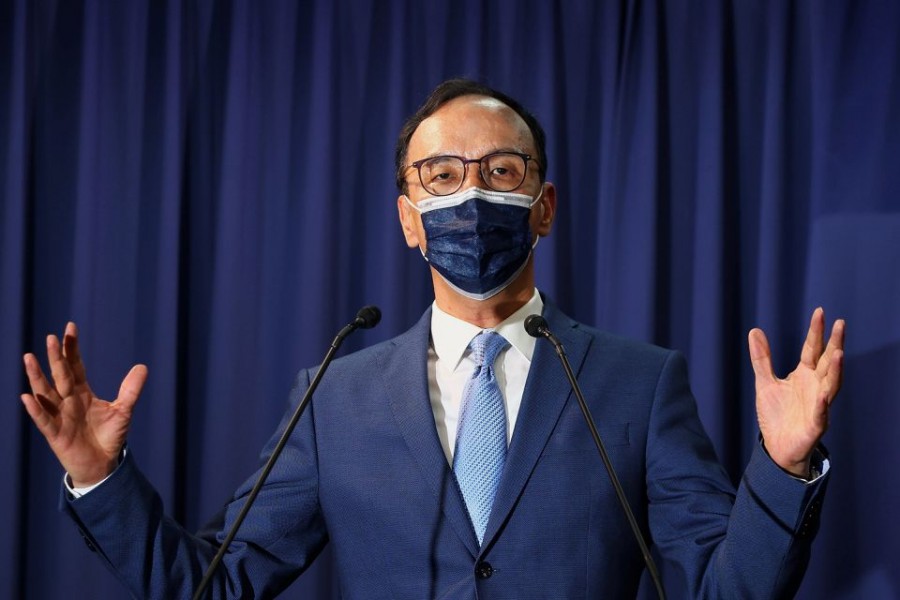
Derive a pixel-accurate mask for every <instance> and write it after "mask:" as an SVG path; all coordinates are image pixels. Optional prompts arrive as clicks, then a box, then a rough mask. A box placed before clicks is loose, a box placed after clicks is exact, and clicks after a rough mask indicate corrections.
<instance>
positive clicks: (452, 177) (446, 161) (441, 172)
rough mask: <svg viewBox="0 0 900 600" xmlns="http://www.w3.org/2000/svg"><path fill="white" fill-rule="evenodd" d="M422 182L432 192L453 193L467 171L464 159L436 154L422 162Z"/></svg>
mask: <svg viewBox="0 0 900 600" xmlns="http://www.w3.org/2000/svg"><path fill="white" fill-rule="evenodd" d="M419 171H420V173H421V174H422V183H423V184H424V185H425V187H426V189H428V190H429V191H431V192H432V193H437V194H438V195H440V194H446V193H452V192H453V191H455V190H456V188H458V187H459V183H460V180H461V179H462V177H463V173H464V172H465V166H464V165H463V163H462V161H461V160H459V159H458V158H455V157H452V156H436V157H434V158H432V159H430V160H427V161H425V162H424V163H422V166H421V168H420V170H419Z"/></svg>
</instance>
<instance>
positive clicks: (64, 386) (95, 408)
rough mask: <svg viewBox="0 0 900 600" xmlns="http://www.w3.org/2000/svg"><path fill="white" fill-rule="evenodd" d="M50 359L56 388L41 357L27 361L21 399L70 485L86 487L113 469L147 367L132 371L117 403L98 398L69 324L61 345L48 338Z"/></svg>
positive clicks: (76, 336)
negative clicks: (27, 389) (28, 391)
mask: <svg viewBox="0 0 900 600" xmlns="http://www.w3.org/2000/svg"><path fill="white" fill-rule="evenodd" d="M47 359H48V360H49V363H50V373H51V376H52V377H53V383H52V384H51V383H50V381H49V380H48V379H47V377H46V376H45V375H44V372H43V371H42V370H41V366H40V363H39V362H38V360H37V357H35V356H34V355H33V354H26V355H25V356H24V359H23V360H24V362H25V373H26V374H27V375H28V381H29V384H30V385H31V394H22V403H23V404H24V405H25V410H27V411H28V415H29V416H30V417H31V419H32V420H33V421H34V424H35V425H36V426H37V428H38V430H39V431H40V432H41V433H42V434H43V435H44V437H45V438H47V442H48V443H49V444H50V448H51V450H53V453H54V454H56V457H57V458H58V459H59V462H60V463H62V466H63V468H64V469H65V470H66V471H67V472H68V474H69V477H71V479H72V484H73V485H74V486H75V487H87V486H89V485H92V484H94V483H97V482H98V481H102V480H103V479H104V478H105V477H106V476H107V475H109V474H110V473H112V471H113V470H114V469H115V467H116V463H117V460H118V457H119V453H120V452H121V450H122V446H123V445H124V444H125V436H126V435H127V433H128V427H129V425H130V424H131V414H132V411H133V410H134V405H135V402H137V399H138V396H139V395H140V393H141V389H142V388H143V387H144V382H145V381H146V380H147V367H145V366H144V365H135V366H134V367H132V369H131V371H129V372H128V375H126V376H125V379H124V380H123V381H122V385H121V387H120V388H119V397H118V398H116V399H115V400H114V401H112V402H108V401H106V400H101V399H100V398H98V397H96V396H95V395H94V393H93V392H92V391H91V388H90V386H89V385H88V382H87V375H86V372H85V368H84V363H82V361H81V355H80V354H79V351H78V329H77V327H76V326H75V324H74V323H69V324H67V325H66V332H65V335H64V336H63V343H62V344H60V342H59V339H58V338H57V337H56V336H55V335H50V336H47Z"/></svg>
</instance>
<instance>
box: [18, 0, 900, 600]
mask: <svg viewBox="0 0 900 600" xmlns="http://www.w3.org/2000/svg"><path fill="white" fill-rule="evenodd" d="M898 40H900V5H898V4H897V3H896V2H891V1H888V0H885V1H884V2H879V1H877V0H860V1H854V0H844V1H840V0H835V1H831V2H820V1H818V0H808V1H805V2H803V1H797V2H784V1H782V0H769V1H761V2H740V1H737V0H731V1H720V0H709V1H703V2H696V1H694V0H668V1H662V0H658V1H656V2H654V1H642V0H621V1H611V0H610V1H600V2H597V1H595V0H582V1H574V2H569V1H563V0H557V1H555V2H550V1H547V0H518V1H517V0H489V1H484V0H457V1H456V2H452V3H449V2H447V3H444V2H421V1H418V0H391V1H388V0H383V1H378V0H368V1H367V0H310V1H308V2H279V1H274V0H273V1H264V2H251V1H249V0H247V1H238V0H235V1H230V2H229V1H225V0H222V1H219V2H214V1H212V0H193V1H188V0H185V1H184V2H179V1H176V0H169V1H161V0H160V1H157V0H133V1H129V2H113V1H109V2H101V1H97V2H92V1H88V0H80V1H71V0H7V2H5V3H3V5H2V6H0V194H2V210H0V236H2V237H0V283H2V286H0V332H2V344H0V397H2V398H3V399H4V401H3V402H0V428H2V433H0V445H2V446H0V478H2V481H3V482H4V484H5V485H4V487H5V488H6V490H7V491H6V493H4V494H2V495H0V519H2V522H0V529H2V530H3V531H4V532H5V535H3V536H0V596H3V597H9V598H16V597H22V598H25V597H27V598H35V599H41V598H47V599H50V598H62V597H92V598H118V597H121V596H122V595H123V590H122V589H121V588H120V587H119V585H118V583H117V582H116V581H115V579H114V577H113V576H112V575H110V574H109V573H107V572H106V571H105V570H104V568H103V566H102V565H101V563H100V561H99V560H98V559H97V557H95V556H93V555H92V553H91V552H89V551H88V550H87V549H86V548H85V546H84V543H83V542H82V540H81V538H80V537H79V535H78V534H77V532H76V530H75V528H74V527H73V526H72V524H71V523H69V522H67V520H66V519H65V518H64V517H62V516H61V515H60V514H58V513H57V512H56V503H57V498H58V493H59V486H60V480H61V476H62V473H61V471H60V468H59V465H58V463H56V461H55V459H54V458H53V456H52V454H51V453H50V452H49V450H48V449H47V447H46V444H45V442H44V440H43V439H42V438H41V437H40V436H39V434H37V432H36V430H35V429H34V428H33V426H32V425H31V423H30V422H29V421H28V418H27V415H26V414H25V412H24V410H23V409H22V407H21V406H20V404H19V402H18V401H17V400H16V398H17V397H18V395H19V393H20V392H22V391H23V390H24V389H25V380H24V377H23V374H22V369H21V354H22V353H23V352H25V351H37V352H38V354H39V355H43V354H44V351H43V344H44V341H43V340H44V335H45V334H46V333H48V332H57V333H58V332H61V330H62V328H63V326H64V324H65V322H66V321H67V320H69V319H72V320H75V321H76V322H77V323H78V324H79V326H80V327H81V331H82V349H83V354H84V355H85V357H86V361H87V365H88V369H89V376H90V378H91V381H92V383H93V387H94V389H95V390H97V391H98V392H99V393H100V394H101V395H104V396H106V397H111V396H114V395H115V393H116V390H117V389H118V383H119V381H120V379H121V377H122V376H123V375H124V374H125V372H126V371H127V369H128V368H129V367H130V366H131V365H132V364H133V363H135V362H144V363H146V364H147V365H149V368H150V383H149V385H148V387H147V388H146V390H145V393H144V395H143V397H142V398H141V400H140V402H139V404H138V407H137V409H136V413H135V416H134V424H133V428H132V432H131V435H130V447H131V449H132V451H133V452H134V456H135V457H136V459H137V460H138V462H139V464H140V465H141V467H142V468H143V470H144V471H145V472H146V473H147V474H148V476H149V477H150V478H151V480H152V481H153V482H155V484H156V485H157V487H158V489H159V491H160V493H161V495H162V497H163V499H164V501H165V503H166V506H167V508H168V511H169V512H170V513H171V514H172V515H173V516H175V517H176V518H177V519H179V520H180V521H181V522H182V523H184V524H185V525H186V526H187V527H189V528H197V527H199V526H200V525H201V524H202V522H203V521H204V519H205V518H207V517H208V516H210V515H211V514H212V513H214V512H215V511H216V510H217V509H218V508H219V507H220V506H221V504H222V503H223V502H224V501H225V499H226V498H227V496H228V495H229V494H230V492H231V491H232V490H233V488H234V487H235V486H236V485H237V484H238V483H239V482H240V481H241V480H242V479H243V478H244V477H246V475H247V474H248V473H250V472H251V471H252V470H253V468H254V467H255V465H256V461H257V453H258V451H259V449H260V448H261V446H262V444H263V441H264V440H265V439H266V438H267V437H268V436H269V434H270V433H271V432H272V430H273V429H274V427H275V425H276V423H277V421H278V419H279V417H280V416H281V414H282V412H283V410H284V408H285V406H286V399H287V391H288V388H289V385H290V381H291V379H292V377H293V374H294V373H295V372H296V371H297V370H298V369H299V368H301V367H303V366H309V365H313V364H316V363H318V362H319V361H320V360H321V358H322V356H323V355H324V352H325V349H326V348H327V345H328V343H329V342H330V341H331V339H332V337H333V335H334V333H335V332H336V331H337V329H338V328H340V327H341V326H342V325H344V324H345V323H346V322H347V321H349V320H350V319H351V318H352V316H353V315H354V314H355V312H356V310H357V308H358V307H359V306H362V305H363V304H368V303H372V304H377V305H379V306H380V307H381V308H382V310H383V312H384V319H383V322H382V324H381V325H379V327H378V328H376V329H374V330H371V331H365V332H361V333H359V334H355V337H353V338H351V339H350V340H348V342H347V343H346V344H345V348H346V349H347V350H353V349H355V348H359V347H362V346H364V345H368V344H371V343H374V342H376V341H379V340H382V339H385V338H387V337H390V336H393V335H395V334H397V333H399V332H400V331H402V330H404V329H405V328H406V327H408V326H409V325H411V324H412V323H413V322H414V320H415V319H416V318H417V317H418V316H419V315H420V314H421V312H422V310H423V309H424V308H425V307H426V306H427V304H428V303H429V302H430V298H431V291H430V278H429V276H428V272H427V268H426V266H425V264H424V262H423V261H422V259H421V257H420V256H419V254H418V252H415V251H411V250H409V249H407V248H406V246H405V245H404V243H403V240H402V236H401V233H400V229H399V226H398V223H397V217H396V207H395V199H396V194H397V192H396V190H395V188H394V184H393V163H392V161H393V146H394V142H395V139H396V134H397V132H398V130H399V127H400V125H401V123H402V121H403V119H404V117H405V116H407V115H408V114H409V113H411V112H412V111H413V110H414V109H415V108H416V107H417V106H418V104H419V103H420V102H421V101H422V100H423V98H424V96H425V95H426V94H427V92H428V91H429V90H430V88H432V87H433V86H434V85H435V84H437V83H438V82H439V81H441V80H443V79H445V78H447V77H450V76H468V77H473V78H477V79H482V80H484V81H487V82H488V83H490V84H492V85H494V86H495V87H498V88H500V89H503V90H504V91H507V92H508V93H510V94H511V95H513V96H515V97H518V98H520V99H522V100H523V101H524V102H525V104H526V105H528V106H530V107H531V108H532V109H533V110H534V111H535V112H536V114H537V115H538V116H539V118H540V119H541V120H542V122H543V123H544V125H545V127H546V129H547V131H548V135H549V148H548V151H549V156H550V165H549V178H550V179H551V180H552V181H554V182H555V183H556V184H557V185H558V189H559V192H560V194H559V196H560V204H559V212H558V221H557V224H556V228H555V231H554V234H553V235H552V236H551V237H550V238H549V239H547V240H544V241H542V242H541V244H540V245H539V246H538V248H537V278H538V284H539V287H540V288H541V289H542V290H544V291H545V292H547V293H548V294H550V296H551V297H553V298H554V299H555V301H556V302H557V303H558V304H559V305H561V307H562V308H563V309H564V310H566V311H567V312H569V313H570V314H571V315H573V316H574V317H576V318H578V319H580V320H583V321H586V322H589V323H593V324H596V325H597V326H599V327H602V328H605V329H608V330H612V331H616V332H619V333H624V334H627V335H629V336H632V337H635V338H639V339H644V340H648V341H652V342H655V343H658V344H663V345H666V346H670V347H675V348H679V349H681V350H683V351H684V352H685V353H686V354H687V356H688V358H689V361H690V363H691V365H692V383H693V388H694V391H695V394H696V396H697V401H698V403H699V406H700V410H701V415H702V418H703V420H704V423H705V425H706V427H707V429H708V431H709V433H710V435H711V437H712V438H713V440H714V442H715V444H716V447H717V449H718V452H719V455H720V457H721V459H722V461H723V463H724V464H725V465H726V467H727V468H728V469H729V471H730V473H731V474H732V475H733V476H734V477H735V478H738V477H740V473H741V471H742V468H743V465H744V463H745V461H746V460H747V458H748V456H749V452H750V449H751V447H752V445H753V443H754V441H755V438H756V435H757V427H756V422H755V409H754V405H753V378H752V371H751V369H750V366H749V358H748V356H747V351H746V337H745V336H746V332H747V331H748V330H749V329H750V328H751V327H753V326H762V327H763V328H764V329H765V330H766V331H767V333H768V334H769V336H770V339H771V341H772V347H773V353H774V358H775V363H776V367H777V369H778V370H779V372H781V373H786V372H788V371H789V370H790V369H791V368H792V367H793V365H794V364H795V363H796V360H797V359H798V358H799V351H800V347H801V344H802V340H803V337H804V334H805V328H806V324H807V322H808V318H809V315H810V313H811V312H812V309H813V308H814V307H815V306H818V305H820V304H821V305H823V306H824V307H825V309H826V314H827V316H828V317H830V318H834V317H837V316H843V317H845V318H847V320H848V332H849V333H848V339H847V348H846V350H847V353H846V376H845V382H844V390H843V391H842V393H841V395H840V396H839V399H838V402H837V403H836V405H835V406H834V409H833V411H832V417H833V418H832V426H831V430H830V432H829V433H828V435H827V436H826V444H827V445H828V446H829V448H830V450H831V452H832V454H833V469H834V471H833V474H832V481H831V484H830V490H829V493H828V498H827V501H826V506H825V510H824V513H823V525H822V530H821V533H820V535H819V538H818V540H817V541H816V544H815V547H814V556H813V560H812V564H811V566H810V570H809V574H808V576H807V578H806V581H805V583H804V585H803V587H802V590H801V593H800V596H801V597H802V598H859V599H863V598H865V599H869V598H898V597H900V536H898V533H900V532H898V530H897V528H896V526H893V525H892V523H894V521H895V519H894V518H893V515H894V514H895V512H896V506H897V505H898V504H900V483H898V480H897V476H896V474H897V469H896V465H897V463H898V459H900V454H898V451H897V447H898V445H897V443H896V441H895V440H894V438H893V435H892V432H893V429H894V428H895V427H896V426H897V424H900V311H898V310H897V308H896V307H897V305H898V304H900V242H898V240H900V169H898V168H897V164H898V158H897V157H898V155H900V46H898V44H900V41H898ZM891 164H894V165H895V166H894V167H891V166H890V165H891ZM829 320H830V319H829ZM338 594H339V592H338V590H337V587H336V583H335V581H334V577H333V574H332V572H331V563H330V561H329V558H328V556H327V553H326V555H325V556H323V558H322V559H321V560H319V561H318V562H317V563H316V565H315V566H314V568H313V569H312V570H311V571H310V572H309V573H308V574H307V575H305V576H304V577H302V578H301V579H300V580H299V581H298V583H297V584H295V585H294V586H293V587H292V588H291V590H290V591H289V592H288V593H287V594H286V597H296V598H300V597H304V598H311V597H312V598H330V597H338ZM673 597H678V596H677V591H674V592H673Z"/></svg>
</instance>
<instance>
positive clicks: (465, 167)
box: [406, 150, 540, 198]
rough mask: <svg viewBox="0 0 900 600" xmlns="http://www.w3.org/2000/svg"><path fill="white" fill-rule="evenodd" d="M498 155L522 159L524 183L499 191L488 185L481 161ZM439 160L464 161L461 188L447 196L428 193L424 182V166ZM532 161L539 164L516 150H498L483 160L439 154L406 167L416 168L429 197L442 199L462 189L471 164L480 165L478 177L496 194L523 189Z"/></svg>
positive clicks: (531, 157) (483, 157)
mask: <svg viewBox="0 0 900 600" xmlns="http://www.w3.org/2000/svg"><path fill="white" fill-rule="evenodd" d="M498 154H513V155H515V156H518V157H519V158H521V159H522V162H524V163H525V169H524V171H523V172H522V181H520V182H519V183H518V184H516V186H515V187H512V188H510V189H508V190H498V189H496V188H494V187H493V186H492V185H491V184H490V183H488V181H487V179H486V178H485V176H484V173H483V172H482V171H481V161H483V160H484V159H486V158H489V157H491V156H496V155H498ZM438 158H455V159H458V160H460V161H462V164H463V176H462V177H461V178H460V180H459V186H458V187H457V188H456V189H455V190H453V191H452V192H447V193H446V194H432V193H431V192H430V191H428V186H426V185H425V181H423V180H422V168H421V167H422V165H423V164H425V163H427V162H428V161H430V160H435V159H438ZM532 160H533V161H534V162H536V163H537V162H538V161H537V159H536V158H534V157H533V156H531V155H530V154H527V153H525V152H516V151H514V150H496V151H494V152H489V153H487V154H485V155H484V156H482V157H481V158H466V157H465V156H457V155H456V154H438V155H436V156H429V157H427V158H420V159H419V160H416V161H413V162H411V163H409V164H408V165H407V166H406V168H407V169H411V168H413V167H415V169H416V173H418V175H419V184H420V185H421V186H422V189H423V190H425V192H426V193H428V195H430V196H435V197H437V198H440V197H443V196H451V195H453V194H455V193H456V192H458V191H459V190H460V189H462V186H463V184H464V183H465V181H466V178H467V177H468V176H469V165H470V164H471V163H478V175H479V176H480V177H481V181H483V182H484V184H485V185H486V186H488V187H489V188H490V189H492V190H494V191H495V192H511V191H512V190H515V189H517V188H519V187H521V185H522V184H523V183H525V180H526V179H527V178H528V162H529V161H532ZM538 165H540V163H538ZM539 168H540V167H539Z"/></svg>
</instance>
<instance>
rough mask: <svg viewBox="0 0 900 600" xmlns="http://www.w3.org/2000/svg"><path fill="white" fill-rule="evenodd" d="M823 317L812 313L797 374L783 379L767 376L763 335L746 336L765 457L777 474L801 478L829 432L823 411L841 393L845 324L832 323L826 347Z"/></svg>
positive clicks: (768, 358)
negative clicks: (780, 470) (781, 471)
mask: <svg viewBox="0 0 900 600" xmlns="http://www.w3.org/2000/svg"><path fill="white" fill-rule="evenodd" d="M823 332H824V314H823V312H822V311H821V310H820V309H817V310H816V311H815V312H814V313H813V317H812V319H811V321H810V327H809V332H808V334H807V337H806V343H805V344H804V347H803V352H802V353H801V357H800V363H799V364H798V365H797V368H796V369H794V371H793V372H792V373H791V374H790V375H788V376H787V377H786V378H784V379H779V378H777V377H775V375H774V373H773V371H772V363H771V353H770V350H769V343H768V340H766V336H765V334H764V333H763V332H762V331H761V330H759V329H754V330H753V331H751V332H750V336H749V344H750V357H751V360H752V361H753V369H754V372H755V374H756V412H757V417H758V419H759V428H760V432H761V433H762V437H763V441H764V442H765V445H766V450H767V451H768V452H769V455H770V456H771V457H772V459H773V460H775V462H776V463H778V464H779V466H781V467H782V468H784V469H785V470H787V471H790V472H792V473H795V474H798V475H805V474H806V473H807V472H808V469H809V459H810V456H811V454H812V451H813V449H814V448H815V446H816V444H817V443H818V442H819V440H820V439H821V438H822V436H823V435H824V434H825V430H826V429H827V428H828V409H829V407H830V406H831V402H832V401H833V400H834V397H835V395H836V394H837V392H838V389H839V388H840V383H841V369H842V364H841V363H842V359H843V334H844V323H843V321H840V320H839V321H837V322H836V323H835V325H834V329H833V331H832V334H831V337H830V339H829V341H828V345H827V347H825V344H824V339H823Z"/></svg>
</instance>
